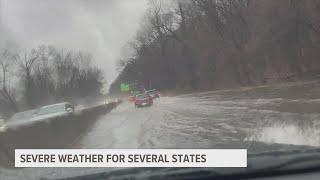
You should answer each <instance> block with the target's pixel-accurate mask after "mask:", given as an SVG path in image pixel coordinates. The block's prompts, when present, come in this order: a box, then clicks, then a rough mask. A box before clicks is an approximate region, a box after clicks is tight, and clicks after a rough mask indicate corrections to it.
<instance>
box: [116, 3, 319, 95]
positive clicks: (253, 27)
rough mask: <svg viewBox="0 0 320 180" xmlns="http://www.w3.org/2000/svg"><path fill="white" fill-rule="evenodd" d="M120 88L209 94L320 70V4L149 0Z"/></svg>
mask: <svg viewBox="0 0 320 180" xmlns="http://www.w3.org/2000/svg"><path fill="white" fill-rule="evenodd" d="M129 46H130V47H131V50H132V51H133V53H132V54H131V56H129V57H126V58H123V59H121V61H120V63H119V65H120V68H119V69H120V74H119V76H118V78H117V79H116V80H115V81H114V83H113V84H112V85H111V88H110V92H118V89H119V84H120V83H121V82H132V81H140V82H142V83H144V84H150V83H151V84H152V87H153V88H158V89H160V90H172V89H175V90H177V89H178V90H179V89H181V90H208V89H221V88H231V87H235V86H244V85H255V84H263V83H268V82H269V79H270V78H269V77H270V76H272V77H273V76H275V77H278V76H279V77H283V74H290V75H292V74H294V75H297V76H299V75H301V74H303V73H305V72H309V71H318V70H319V68H320V62H319V57H320V51H319V48H320V1H319V0H304V1H301V0H281V1H279V0H267V1H266V0H174V1H166V0H149V8H148V13H147V15H146V16H145V18H144V19H143V22H142V25H141V29H140V30H139V32H138V33H137V35H136V37H135V39H134V40H133V41H132V42H130V44H129Z"/></svg>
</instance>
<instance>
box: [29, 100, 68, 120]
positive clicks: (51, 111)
mask: <svg viewBox="0 0 320 180" xmlns="http://www.w3.org/2000/svg"><path fill="white" fill-rule="evenodd" d="M73 112H74V105H72V104H70V103H68V102H64V103H59V104H52V105H48V106H43V107H41V108H39V110H38V112H37V113H35V114H34V117H33V118H31V121H38V120H44V119H49V118H53V117H57V116H63V115H68V114H70V113H73Z"/></svg>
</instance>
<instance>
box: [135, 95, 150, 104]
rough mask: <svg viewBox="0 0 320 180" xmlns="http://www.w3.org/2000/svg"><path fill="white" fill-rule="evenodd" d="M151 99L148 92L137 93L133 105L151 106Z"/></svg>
mask: <svg viewBox="0 0 320 180" xmlns="http://www.w3.org/2000/svg"><path fill="white" fill-rule="evenodd" d="M152 104H153V100H152V97H151V96H149V95H148V94H139V95H137V96H136V98H135V101H134V105H135V107H146V106H152Z"/></svg>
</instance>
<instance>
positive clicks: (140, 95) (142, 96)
mask: <svg viewBox="0 0 320 180" xmlns="http://www.w3.org/2000/svg"><path fill="white" fill-rule="evenodd" d="M137 98H138V99H145V98H148V96H147V95H145V94H139V95H137Z"/></svg>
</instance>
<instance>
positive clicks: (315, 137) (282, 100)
mask: <svg viewBox="0 0 320 180" xmlns="http://www.w3.org/2000/svg"><path fill="white" fill-rule="evenodd" d="M319 107H320V82H319V81H309V82H304V83H301V82H300V83H287V84H278V85H272V86H260V87H254V88H240V89H237V90H226V91H212V92H203V93H193V94H187V95H181V96H176V97H162V98H160V99H157V100H155V103H154V105H153V106H152V107H147V108H138V109H136V108H134V105H133V104H131V103H128V102H124V103H122V104H121V105H120V106H118V107H117V108H116V109H115V110H113V111H112V112H111V113H109V114H107V115H105V116H103V117H101V118H100V119H98V121H96V122H95V124H93V125H92V127H91V128H90V130H89V131H88V132H87V133H85V134H83V135H82V137H81V138H80V140H79V141H78V142H77V143H75V144H74V146H73V148H91V149H99V148H103V149H107V148H248V149H249V153H257V152H265V151H277V150H282V151H283V150H291V149H295V148H298V147H299V148H301V146H300V145H305V146H310V147H318V146H320V121H319V120H320V108H319ZM278 144H287V145H288V146H282V145H278ZM304 148H306V147H304ZM108 170H111V169H110V168H109V169H108V168H67V169H66V168H65V169H63V168H41V169H40V168H26V169H0V179H20V178H21V177H24V179H37V178H39V177H49V178H50V177H51V178H53V177H55V178H56V177H63V176H73V175H79V174H88V173H95V172H102V171H108Z"/></svg>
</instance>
